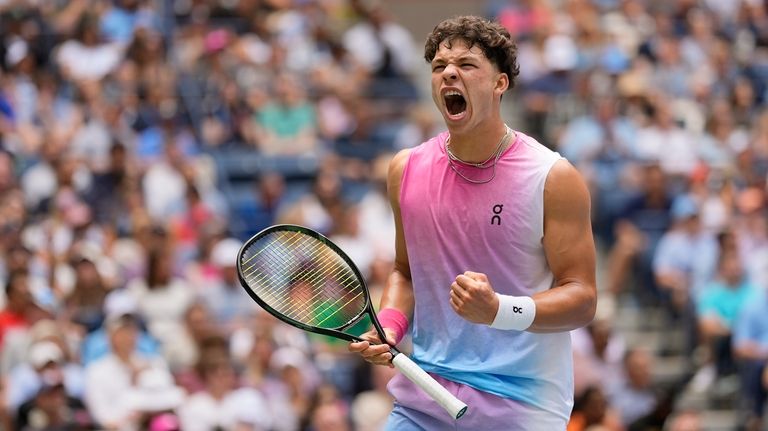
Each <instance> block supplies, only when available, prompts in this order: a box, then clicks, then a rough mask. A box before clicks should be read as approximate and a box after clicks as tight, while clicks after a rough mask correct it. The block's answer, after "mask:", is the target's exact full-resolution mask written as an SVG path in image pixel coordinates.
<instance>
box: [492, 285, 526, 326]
mask: <svg viewBox="0 0 768 431" xmlns="http://www.w3.org/2000/svg"><path fill="white" fill-rule="evenodd" d="M496 296H498V297H499V311H498V312H496V318H494V319H493V323H491V328H494V329H512V330H515V331H525V330H526V329H528V328H529V327H530V326H531V324H532V323H533V318H534V317H536V303H535V302H533V298H531V297H530V296H509V295H499V294H498V293H497V294H496Z"/></svg>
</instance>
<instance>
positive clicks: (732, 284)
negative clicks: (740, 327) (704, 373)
mask: <svg viewBox="0 0 768 431" xmlns="http://www.w3.org/2000/svg"><path fill="white" fill-rule="evenodd" d="M757 296H758V288H757V287H756V286H755V285H753V284H752V283H751V281H750V280H749V279H748V278H747V276H746V274H745V271H744V268H743V263H742V260H741V257H740V255H739V253H738V251H736V250H728V249H724V250H722V251H721V252H720V257H719V259H718V271H717V276H716V277H715V279H714V280H712V281H711V282H710V283H708V284H707V285H705V287H704V289H703V290H702V292H701V295H700V296H699V299H698V301H697V304H696V314H697V318H698V324H699V332H700V334H701V339H702V342H703V345H704V346H705V347H706V351H707V353H708V355H709V360H708V363H709V364H710V366H712V367H713V369H714V371H715V373H714V374H713V377H723V376H727V375H730V374H733V373H735V372H736V366H735V363H734V359H733V354H732V349H731V337H732V331H733V324H734V322H735V321H736V319H737V318H738V317H739V315H740V314H741V312H742V310H743V309H744V307H745V306H747V304H749V303H750V302H751V301H752V300H754V298H755V297H757ZM705 366H706V365H705Z"/></svg>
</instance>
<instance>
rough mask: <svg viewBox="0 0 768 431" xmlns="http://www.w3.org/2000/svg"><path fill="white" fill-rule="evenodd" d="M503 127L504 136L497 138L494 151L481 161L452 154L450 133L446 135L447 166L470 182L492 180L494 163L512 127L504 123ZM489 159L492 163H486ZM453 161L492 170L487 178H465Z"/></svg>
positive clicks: (498, 157) (483, 182) (487, 181)
mask: <svg viewBox="0 0 768 431" xmlns="http://www.w3.org/2000/svg"><path fill="white" fill-rule="evenodd" d="M504 128H505V130H506V132H505V133H504V136H502V137H501V139H500V140H499V144H498V145H497V146H496V150H494V152H493V153H492V154H491V155H490V156H489V157H488V158H487V159H485V161H482V162H480V163H474V162H467V161H465V160H461V159H460V158H459V157H458V156H456V155H455V154H453V151H451V135H448V139H446V140H445V152H446V154H448V166H450V167H451V170H453V172H456V174H457V175H458V176H460V177H461V178H464V180H465V181H468V182H470V183H472V184H485V183H489V182H491V180H493V179H494V178H495V177H496V164H497V163H498V162H499V159H500V158H501V154H502V153H503V152H504V151H503V149H504V146H505V144H506V143H507V141H508V139H507V138H508V137H509V135H510V133H511V132H512V129H510V128H509V127H508V126H507V125H506V124H505V125H504ZM491 160H493V164H491V165H488V163H489V162H491ZM455 162H458V163H461V164H464V165H467V166H472V167H474V168H479V169H488V168H493V171H491V177H490V178H488V179H487V180H473V179H471V178H467V177H466V176H465V175H464V174H462V173H461V171H459V169H458V168H457V167H456V165H455Z"/></svg>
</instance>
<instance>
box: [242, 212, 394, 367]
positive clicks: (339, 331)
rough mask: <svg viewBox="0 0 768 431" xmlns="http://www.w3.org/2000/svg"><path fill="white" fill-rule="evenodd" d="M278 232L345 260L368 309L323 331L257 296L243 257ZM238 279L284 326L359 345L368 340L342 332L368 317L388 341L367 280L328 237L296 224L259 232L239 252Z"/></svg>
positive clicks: (381, 336)
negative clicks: (322, 247) (306, 240)
mask: <svg viewBox="0 0 768 431" xmlns="http://www.w3.org/2000/svg"><path fill="white" fill-rule="evenodd" d="M275 232H298V233H301V234H304V235H308V236H311V237H313V238H315V239H316V240H318V241H320V242H322V243H323V244H324V245H326V246H328V247H329V248H330V249H331V250H333V251H334V252H336V254H337V255H338V256H339V257H341V258H342V259H343V260H344V262H345V263H346V264H347V265H348V266H349V268H350V269H351V270H352V272H353V273H354V274H355V277H357V280H358V281H359V282H360V285H361V287H362V294H363V296H364V297H365V307H364V308H363V310H361V312H360V313H359V314H358V315H357V316H355V317H354V318H353V319H351V320H350V321H348V322H346V323H345V324H343V325H341V326H337V327H336V328H320V327H316V326H310V325H307V324H305V323H303V322H299V321H298V320H294V319H291V318H290V317H288V316H286V315H284V314H282V313H280V312H279V311H277V310H275V309H274V308H272V307H271V306H270V305H269V304H268V303H267V302H266V301H264V300H263V299H261V298H260V297H259V295H257V294H256V292H254V291H253V289H251V288H250V287H249V284H250V283H248V281H247V280H246V278H245V277H244V276H243V273H244V272H245V271H244V269H243V267H242V262H243V253H245V252H246V250H248V249H250V248H251V246H252V245H253V243H255V242H257V241H258V240H260V239H262V238H264V237H266V236H268V235H271V234H273V233H275ZM237 277H238V278H239V279H240V284H241V285H242V286H243V287H244V288H245V289H244V290H245V291H246V293H248V295H249V296H250V297H251V299H253V300H254V301H256V303H258V304H259V306H261V307H262V308H263V309H264V310H266V311H267V312H268V313H269V314H271V315H273V316H275V317H277V318H278V319H280V320H282V321H283V322H285V323H287V324H289V325H291V326H295V327H297V328H299V329H302V330H304V331H308V332H314V333H316V334H321V335H327V336H330V337H336V338H340V339H342V340H345V341H353V342H359V341H365V340H363V339H362V338H360V337H358V336H355V335H352V334H349V333H346V332H343V331H344V330H345V329H347V328H349V327H351V326H354V325H355V324H357V323H358V322H360V320H362V318H363V317H364V316H365V315H366V314H367V315H368V318H369V320H370V321H371V322H372V323H373V326H374V327H375V328H376V332H378V334H379V338H380V339H381V340H386V336H385V334H384V328H382V327H381V324H380V323H379V319H377V318H376V315H375V313H374V312H373V304H372V303H371V295H370V292H369V291H368V286H367V285H366V284H365V279H364V278H363V275H362V274H361V273H360V270H359V269H358V268H357V265H355V263H354V262H352V259H350V257H349V256H347V254H346V253H344V251H343V250H342V249H341V248H339V246H337V245H336V244H334V243H333V241H331V240H330V239H328V238H327V237H326V236H325V235H323V234H321V233H319V232H316V231H314V230H312V229H309V228H306V227H304V226H298V225H293V224H278V225H274V226H270V227H268V228H266V229H264V230H262V231H260V232H259V233H257V234H256V235H254V236H253V237H252V238H250V239H249V240H248V241H246V242H245V244H243V246H242V247H240V251H239V252H238V253H237ZM384 342H386V341H384ZM390 348H392V349H393V350H394V352H393V354H395V352H397V353H399V351H398V350H397V349H396V348H395V347H394V346H392V345H390Z"/></svg>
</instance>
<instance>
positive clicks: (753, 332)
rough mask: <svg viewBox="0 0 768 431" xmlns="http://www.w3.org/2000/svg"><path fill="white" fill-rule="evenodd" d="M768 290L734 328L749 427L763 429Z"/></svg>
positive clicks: (766, 395) (748, 307)
mask: <svg viewBox="0 0 768 431" xmlns="http://www.w3.org/2000/svg"><path fill="white" fill-rule="evenodd" d="M765 316H768V293H766V292H765V291H764V290H763V291H761V292H760V294H759V295H758V296H757V297H756V298H755V299H754V300H753V301H750V302H749V303H748V304H746V306H745V307H744V309H743V310H742V312H741V313H740V315H739V316H738V317H737V319H736V322H735V324H734V328H733V353H734V356H735V357H736V359H737V361H738V367H739V374H740V375H741V377H742V389H741V392H742V396H743V399H744V401H745V402H746V406H747V407H746V408H747V413H748V422H749V428H748V430H749V431H756V430H760V429H762V428H761V426H762V423H763V419H764V415H765V403H766V400H767V399H768V391H767V390H766V386H764V385H763V381H762V376H763V373H764V372H765V371H764V370H765V369H766V364H768V319H766V318H765Z"/></svg>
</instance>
